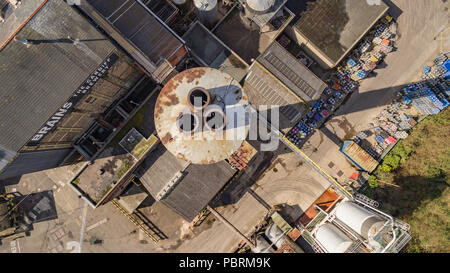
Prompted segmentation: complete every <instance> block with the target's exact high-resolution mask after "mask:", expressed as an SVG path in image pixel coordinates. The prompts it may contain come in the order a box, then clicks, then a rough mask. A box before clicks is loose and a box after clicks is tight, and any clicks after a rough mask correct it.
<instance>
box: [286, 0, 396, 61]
mask: <svg viewBox="0 0 450 273" xmlns="http://www.w3.org/2000/svg"><path fill="white" fill-rule="evenodd" d="M299 2H306V10H305V11H303V12H302V13H301V14H300V19H299V20H298V21H297V23H296V24H295V28H296V29H297V30H298V31H299V32H300V33H302V34H303V35H304V36H305V37H306V38H307V39H308V40H309V41H310V42H311V43H312V44H314V45H315V46H316V47H317V48H318V49H319V50H320V51H322V52H323V53H324V54H325V55H326V57H327V58H328V59H330V60H331V61H332V62H333V63H338V62H339V61H340V60H341V59H342V58H343V57H344V56H345V55H346V54H347V52H348V51H349V50H351V49H352V48H353V47H354V46H355V44H356V43H357V42H358V41H359V40H360V38H361V37H362V36H363V35H364V34H365V33H366V32H367V31H368V30H369V29H370V28H371V27H372V26H373V25H374V24H375V23H376V22H377V21H378V20H379V19H380V18H381V16H383V15H384V14H385V13H386V11H387V10H388V9H389V7H388V5H386V4H385V3H384V2H383V1H382V0H380V1H372V2H379V4H371V5H370V4H369V3H368V2H370V1H362V0H334V1H330V0H317V1H314V2H312V1H310V0H299ZM291 5H292V4H291ZM299 5H300V4H299Z"/></svg>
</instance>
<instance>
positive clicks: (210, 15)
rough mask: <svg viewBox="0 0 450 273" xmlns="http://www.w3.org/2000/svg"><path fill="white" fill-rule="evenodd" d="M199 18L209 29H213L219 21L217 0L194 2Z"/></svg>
mask: <svg viewBox="0 0 450 273" xmlns="http://www.w3.org/2000/svg"><path fill="white" fill-rule="evenodd" d="M194 6H195V9H196V11H197V17H198V19H199V20H200V22H201V23H202V24H203V25H205V26H206V27H208V28H212V27H213V26H214V25H215V24H216V23H217V21H218V19H219V17H218V10H217V0H194Z"/></svg>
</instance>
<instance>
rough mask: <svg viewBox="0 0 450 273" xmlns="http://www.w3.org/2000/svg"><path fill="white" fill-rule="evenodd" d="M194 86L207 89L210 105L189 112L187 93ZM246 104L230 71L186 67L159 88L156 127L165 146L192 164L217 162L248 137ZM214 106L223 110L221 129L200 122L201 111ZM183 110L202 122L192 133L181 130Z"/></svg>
mask: <svg viewBox="0 0 450 273" xmlns="http://www.w3.org/2000/svg"><path fill="white" fill-rule="evenodd" d="M196 89H199V90H206V91H207V92H208V93H209V96H210V100H209V106H208V107H206V109H204V110H198V109H197V110H196V111H195V112H191V110H192V104H190V102H189V94H191V93H192V90H196ZM247 105H248V101H247V96H246V95H245V94H244V93H243V89H242V87H241V86H240V85H239V83H238V82H237V81H236V80H235V79H233V78H232V77H231V76H230V75H228V74H226V73H224V72H222V71H219V70H217V69H213V68H209V67H200V68H192V69H188V70H185V71H183V72H181V73H179V74H177V75H175V76H174V77H173V78H172V79H170V80H169V81H168V82H167V84H166V85H165V86H164V88H163V89H162V90H161V92H160V94H159V96H158V99H157V101H156V106H155V125H156V131H157V132H158V136H159V138H160V139H161V142H162V143H163V144H164V146H165V147H166V148H167V150H169V151H170V152H171V153H172V154H174V155H175V156H176V157H178V158H180V159H183V160H185V161H188V162H191V163H194V164H212V163H216V162H219V161H222V160H224V159H226V158H228V157H229V156H231V155H232V154H233V153H234V152H235V151H237V150H238V149H239V148H240V147H241V145H242V142H243V141H244V140H245V138H246V137H247V134H248V129H249V120H248V115H247V114H246V106H247ZM214 108H220V109H222V110H223V111H224V112H225V115H226V118H225V119H224V121H225V124H226V125H225V128H224V129H223V130H216V131H214V130H210V129H208V128H209V127H208V126H204V124H203V123H204V117H203V114H204V113H205V112H208V110H210V109H214ZM183 113H190V114H195V115H197V116H199V118H198V119H197V118H196V119H195V123H196V122H197V121H200V122H201V124H200V126H198V127H199V128H200V129H199V130H197V131H195V132H193V133H186V132H183V131H182V130H180V127H179V126H177V121H179V120H180V117H181V116H182V115H183ZM232 113H235V114H232ZM236 113H237V114H236ZM185 119H186V120H190V119H189V118H185ZM196 127H197V126H196Z"/></svg>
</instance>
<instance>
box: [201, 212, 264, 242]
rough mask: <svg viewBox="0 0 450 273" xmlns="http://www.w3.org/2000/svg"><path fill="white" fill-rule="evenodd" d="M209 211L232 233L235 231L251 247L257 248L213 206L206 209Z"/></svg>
mask: <svg viewBox="0 0 450 273" xmlns="http://www.w3.org/2000/svg"><path fill="white" fill-rule="evenodd" d="M206 208H207V209H208V210H209V211H211V213H212V214H214V216H216V217H217V219H219V220H220V221H221V222H222V223H224V224H225V225H226V226H228V227H229V228H230V229H231V230H232V231H234V232H235V233H236V234H237V235H239V236H240V237H241V238H242V239H244V240H245V241H246V242H247V243H248V244H249V245H251V246H252V247H256V245H255V244H254V243H253V242H252V241H250V239H248V238H247V237H246V236H245V235H244V234H243V233H242V232H240V231H239V230H238V229H237V228H236V227H235V226H233V224H231V223H230V222H229V221H228V220H227V219H225V218H224V217H223V216H222V215H221V214H220V213H219V212H218V211H217V210H215V209H213V208H212V207H211V206H209V205H208V206H207V207H206Z"/></svg>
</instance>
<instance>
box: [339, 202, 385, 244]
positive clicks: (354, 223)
mask: <svg viewBox="0 0 450 273" xmlns="http://www.w3.org/2000/svg"><path fill="white" fill-rule="evenodd" d="M335 215H336V217H337V218H338V219H339V220H340V221H342V222H343V223H344V224H346V225H347V226H349V227H350V228H351V229H353V230H354V231H356V232H357V233H358V234H359V235H361V236H362V237H363V238H364V239H370V238H372V237H373V236H374V235H375V233H376V232H377V231H378V230H379V229H380V228H381V227H382V226H383V225H384V223H385V222H386V220H384V219H383V218H381V217H380V216H377V215H375V214H374V213H372V212H370V211H368V210H367V209H365V208H363V207H361V206H359V205H358V204H356V203H353V202H349V201H346V202H342V203H341V204H339V205H338V206H337V208H336V210H335Z"/></svg>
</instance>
